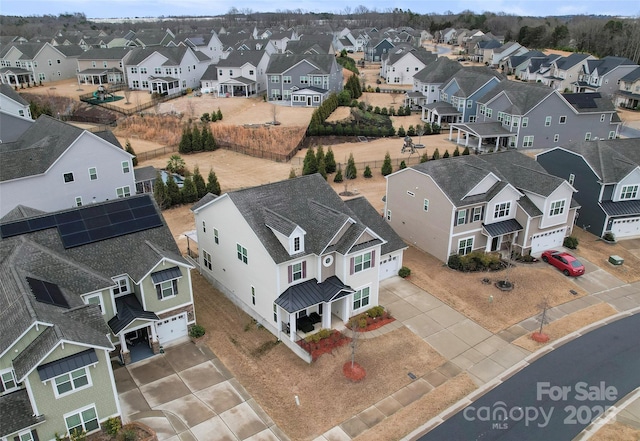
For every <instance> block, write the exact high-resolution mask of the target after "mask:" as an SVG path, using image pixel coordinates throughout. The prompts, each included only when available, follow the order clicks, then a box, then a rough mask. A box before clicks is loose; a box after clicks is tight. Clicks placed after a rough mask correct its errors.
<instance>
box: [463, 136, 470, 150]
mask: <svg viewBox="0 0 640 441" xmlns="http://www.w3.org/2000/svg"><path fill="white" fill-rule="evenodd" d="M469 138H471V135H470V134H469V133H467V139H465V141H464V146H465V147H469Z"/></svg>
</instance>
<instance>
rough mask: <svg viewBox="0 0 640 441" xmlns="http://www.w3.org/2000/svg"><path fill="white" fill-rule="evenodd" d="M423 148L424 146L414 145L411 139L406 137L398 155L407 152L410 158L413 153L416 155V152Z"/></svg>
mask: <svg viewBox="0 0 640 441" xmlns="http://www.w3.org/2000/svg"><path fill="white" fill-rule="evenodd" d="M423 148H424V144H414V143H413V139H411V137H410V136H408V135H407V136H405V137H404V143H403V144H402V150H401V151H400V153H406V152H409V156H411V155H413V154H414V153H417V151H416V150H419V149H423Z"/></svg>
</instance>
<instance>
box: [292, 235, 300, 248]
mask: <svg viewBox="0 0 640 441" xmlns="http://www.w3.org/2000/svg"><path fill="white" fill-rule="evenodd" d="M293 251H300V238H299V237H294V238H293Z"/></svg>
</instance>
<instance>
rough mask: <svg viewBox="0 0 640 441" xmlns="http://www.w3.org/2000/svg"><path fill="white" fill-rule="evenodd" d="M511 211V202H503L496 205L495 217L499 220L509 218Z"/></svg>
mask: <svg viewBox="0 0 640 441" xmlns="http://www.w3.org/2000/svg"><path fill="white" fill-rule="evenodd" d="M510 210H511V202H502V203H500V204H496V206H495V208H494V210H493V217H494V218H496V219H498V218H501V217H507V216H509V211H510Z"/></svg>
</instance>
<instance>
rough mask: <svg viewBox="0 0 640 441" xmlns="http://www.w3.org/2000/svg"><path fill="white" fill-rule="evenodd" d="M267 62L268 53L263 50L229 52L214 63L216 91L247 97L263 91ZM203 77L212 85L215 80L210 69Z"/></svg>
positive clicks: (205, 81)
mask: <svg viewBox="0 0 640 441" xmlns="http://www.w3.org/2000/svg"><path fill="white" fill-rule="evenodd" d="M268 63H269V55H268V54H267V53H266V52H265V51H256V50H246V51H245V50H243V51H233V52H231V53H229V55H228V56H227V58H224V59H222V60H220V61H219V62H218V64H217V65H216V67H217V73H216V75H217V93H218V94H219V95H220V96H227V97H230V96H243V97H249V96H254V95H259V94H262V93H265V92H266V90H267V75H266V70H267V64H268ZM208 69H209V68H208ZM205 78H206V79H205V80H204V83H210V84H211V85H212V87H213V85H214V84H215V80H214V79H213V75H212V73H211V71H208V73H207V74H206V76H205Z"/></svg>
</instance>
